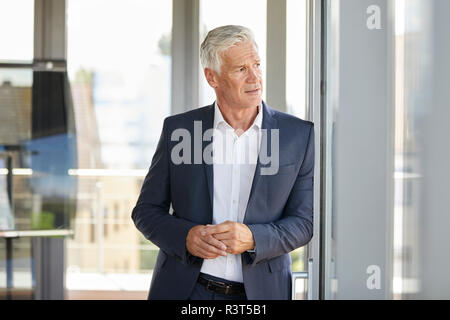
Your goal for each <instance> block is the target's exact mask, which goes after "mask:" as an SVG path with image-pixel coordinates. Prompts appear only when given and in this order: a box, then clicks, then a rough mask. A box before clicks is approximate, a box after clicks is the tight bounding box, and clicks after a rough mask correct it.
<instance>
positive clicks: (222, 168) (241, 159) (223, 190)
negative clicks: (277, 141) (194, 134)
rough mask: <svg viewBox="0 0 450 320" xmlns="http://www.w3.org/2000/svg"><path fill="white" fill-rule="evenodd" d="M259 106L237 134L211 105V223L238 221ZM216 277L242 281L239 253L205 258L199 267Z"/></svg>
mask: <svg viewBox="0 0 450 320" xmlns="http://www.w3.org/2000/svg"><path fill="white" fill-rule="evenodd" d="M262 117H263V116H262V108H261V106H258V115H257V116H256V118H255V120H254V122H253V124H252V125H251V126H250V128H248V129H247V130H246V131H245V132H243V133H242V134H241V135H240V136H238V135H237V134H236V133H235V131H234V129H233V128H232V127H231V126H230V125H229V124H228V123H227V122H226V121H225V119H224V118H223V116H222V112H221V111H220V109H219V107H218V106H217V102H216V103H215V104H214V134H213V166H214V169H213V170H214V174H213V176H214V202H213V221H212V224H219V223H222V222H225V221H227V220H231V221H235V222H239V223H242V222H243V221H244V215H245V211H246V209H247V203H248V199H249V196H250V189H251V187H252V183H253V176H254V174H255V168H256V163H257V160H258V153H259V146H260V140H261V126H262ZM200 271H201V272H203V273H207V274H210V275H213V276H216V277H219V278H223V279H227V280H230V281H237V282H243V277H242V261H241V255H240V254H227V256H219V257H217V258H215V259H205V260H204V261H203V265H202V268H201V270H200Z"/></svg>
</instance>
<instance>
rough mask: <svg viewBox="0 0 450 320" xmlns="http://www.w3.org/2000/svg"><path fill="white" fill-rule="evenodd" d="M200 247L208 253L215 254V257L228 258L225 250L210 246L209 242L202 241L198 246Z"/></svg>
mask: <svg viewBox="0 0 450 320" xmlns="http://www.w3.org/2000/svg"><path fill="white" fill-rule="evenodd" d="M198 246H199V247H200V248H201V249H203V250H204V251H206V252H209V253H212V254H215V255H221V256H226V255H227V253H226V251H225V250H222V249H218V248H216V247H214V246H212V245H210V244H208V243H207V242H205V241H203V239H200V242H199V244H198Z"/></svg>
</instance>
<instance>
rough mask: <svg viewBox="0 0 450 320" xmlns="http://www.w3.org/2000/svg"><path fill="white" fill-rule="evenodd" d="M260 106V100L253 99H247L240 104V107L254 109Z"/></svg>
mask: <svg viewBox="0 0 450 320" xmlns="http://www.w3.org/2000/svg"><path fill="white" fill-rule="evenodd" d="M261 104H262V98H254V99H247V100H246V101H244V102H243V103H242V106H245V107H247V108H251V107H256V106H258V105H261Z"/></svg>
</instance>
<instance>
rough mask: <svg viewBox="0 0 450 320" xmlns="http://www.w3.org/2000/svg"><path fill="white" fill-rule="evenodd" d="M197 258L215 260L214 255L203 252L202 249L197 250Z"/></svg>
mask: <svg viewBox="0 0 450 320" xmlns="http://www.w3.org/2000/svg"><path fill="white" fill-rule="evenodd" d="M197 253H198V254H197V257H200V258H203V259H215V258H217V255H216V254H212V253H211V252H208V251H206V250H203V249H202V248H197Z"/></svg>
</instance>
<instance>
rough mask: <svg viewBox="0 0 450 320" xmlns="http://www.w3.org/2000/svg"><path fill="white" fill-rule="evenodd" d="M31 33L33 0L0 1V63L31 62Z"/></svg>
mask: <svg viewBox="0 0 450 320" xmlns="http://www.w3.org/2000/svg"><path fill="white" fill-rule="evenodd" d="M33 32H34V0H14V1H11V0H0V43H2V48H1V50H0V62H11V61H15V62H19V61H20V62H30V61H32V60H33V50H34V49H33V46H34V43H33V41H34V34H33ZM4 44H7V45H4Z"/></svg>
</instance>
